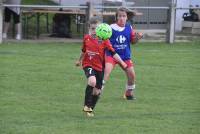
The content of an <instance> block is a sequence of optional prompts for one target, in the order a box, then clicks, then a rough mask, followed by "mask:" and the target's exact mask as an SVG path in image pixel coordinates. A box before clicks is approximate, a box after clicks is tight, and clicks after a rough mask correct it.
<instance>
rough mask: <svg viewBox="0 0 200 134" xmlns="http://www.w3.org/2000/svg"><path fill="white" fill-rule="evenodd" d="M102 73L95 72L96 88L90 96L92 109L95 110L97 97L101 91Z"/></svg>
mask: <svg viewBox="0 0 200 134" xmlns="http://www.w3.org/2000/svg"><path fill="white" fill-rule="evenodd" d="M103 75H104V74H103V72H102V71H96V74H95V76H96V81H97V82H96V86H95V88H94V89H93V94H92V109H94V108H95V106H96V103H97V101H98V100H99V97H100V95H101V89H102V84H103V83H102V82H103V81H102V80H103Z"/></svg>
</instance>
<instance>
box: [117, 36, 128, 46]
mask: <svg viewBox="0 0 200 134" xmlns="http://www.w3.org/2000/svg"><path fill="white" fill-rule="evenodd" d="M116 41H117V42H118V43H120V44H122V43H124V42H125V41H126V37H125V36H123V35H120V36H118V37H117V38H116Z"/></svg>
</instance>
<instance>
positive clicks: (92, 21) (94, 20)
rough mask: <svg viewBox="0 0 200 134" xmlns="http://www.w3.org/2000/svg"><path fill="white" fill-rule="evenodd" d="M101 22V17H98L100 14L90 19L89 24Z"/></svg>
mask: <svg viewBox="0 0 200 134" xmlns="http://www.w3.org/2000/svg"><path fill="white" fill-rule="evenodd" d="M100 22H101V19H100V17H98V16H93V17H91V18H90V20H89V25H91V24H97V23H100Z"/></svg>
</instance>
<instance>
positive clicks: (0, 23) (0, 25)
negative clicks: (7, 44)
mask: <svg viewBox="0 0 200 134" xmlns="http://www.w3.org/2000/svg"><path fill="white" fill-rule="evenodd" d="M2 33H3V1H2V0H0V44H1V43H2V42H3V38H2Z"/></svg>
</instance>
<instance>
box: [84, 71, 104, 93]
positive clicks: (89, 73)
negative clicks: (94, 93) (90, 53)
mask: <svg viewBox="0 0 200 134" xmlns="http://www.w3.org/2000/svg"><path fill="white" fill-rule="evenodd" d="M83 70H84V72H85V76H86V77H87V78H89V77H90V76H95V77H96V86H95V87H96V88H98V89H101V87H102V81H103V71H97V70H95V69H93V68H92V67H85V68H83Z"/></svg>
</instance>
